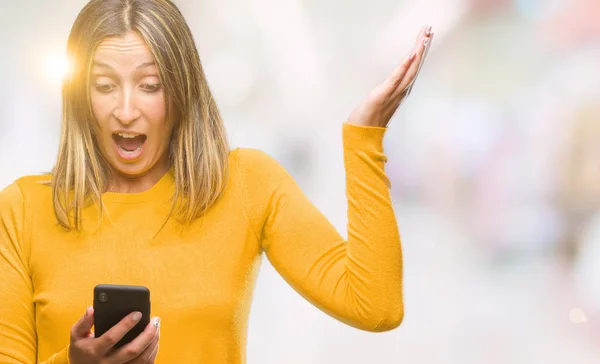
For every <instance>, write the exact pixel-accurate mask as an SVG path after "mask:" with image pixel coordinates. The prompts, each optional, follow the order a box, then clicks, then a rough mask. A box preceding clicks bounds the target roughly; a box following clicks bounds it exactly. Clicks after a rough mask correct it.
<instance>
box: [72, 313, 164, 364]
mask: <svg viewBox="0 0 600 364" xmlns="http://www.w3.org/2000/svg"><path fill="white" fill-rule="evenodd" d="M140 318H141V314H140V313H135V312H132V313H131V314H129V315H127V316H126V317H125V318H124V319H123V320H121V321H120V322H119V323H118V324H116V325H115V326H113V327H112V328H111V329H110V330H108V331H107V332H106V333H104V334H103V335H102V336H100V337H99V338H95V337H94V334H93V332H92V331H91V330H92V326H93V325H94V310H93V308H91V307H89V308H88V309H87V310H86V312H85V315H84V316H83V317H82V318H80V319H79V321H77V322H76V323H75V325H73V327H72V328H71V344H70V345H69V361H70V363H71V364H122V363H128V364H143V363H148V364H152V363H154V361H155V360H156V355H157V354H158V339H159V338H160V325H159V324H160V320H159V319H158V317H155V318H154V319H152V320H151V321H150V323H149V324H148V326H146V328H145V329H144V332H142V333H141V334H140V335H138V337H136V338H135V339H134V340H133V341H132V342H130V343H128V344H126V345H124V346H122V347H121V348H119V349H116V350H115V349H113V346H114V345H115V344H116V343H117V342H119V340H121V338H122V337H123V336H125V334H127V332H128V331H129V330H131V329H133V328H134V327H135V325H136V324H137V323H138V321H139V320H140Z"/></svg>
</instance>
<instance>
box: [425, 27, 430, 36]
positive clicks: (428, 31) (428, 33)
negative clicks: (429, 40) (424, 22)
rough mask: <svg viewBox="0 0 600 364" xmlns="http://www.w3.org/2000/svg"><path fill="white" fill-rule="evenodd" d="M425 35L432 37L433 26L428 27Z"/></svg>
mask: <svg viewBox="0 0 600 364" xmlns="http://www.w3.org/2000/svg"><path fill="white" fill-rule="evenodd" d="M425 34H427V35H431V25H430V26H428V27H427V30H426V31H425Z"/></svg>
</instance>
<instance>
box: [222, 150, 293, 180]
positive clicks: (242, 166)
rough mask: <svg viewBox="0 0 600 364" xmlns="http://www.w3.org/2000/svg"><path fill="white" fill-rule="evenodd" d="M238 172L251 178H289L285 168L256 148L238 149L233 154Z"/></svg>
mask: <svg viewBox="0 0 600 364" xmlns="http://www.w3.org/2000/svg"><path fill="white" fill-rule="evenodd" d="M231 158H232V159H233V161H234V165H235V168H236V169H237V170H238V172H240V173H242V174H243V175H245V176H248V177H250V178H254V179H256V178H258V179H262V178H265V177H270V178H273V177H289V173H288V171H287V170H286V169H285V167H284V166H283V165H282V164H281V163H280V162H279V161H277V160H276V159H275V158H274V157H272V156H271V155H269V154H268V153H266V152H264V151H262V150H259V149H254V148H236V149H234V150H233V151H232V152H231Z"/></svg>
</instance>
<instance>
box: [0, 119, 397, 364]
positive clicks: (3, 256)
mask: <svg viewBox="0 0 600 364" xmlns="http://www.w3.org/2000/svg"><path fill="white" fill-rule="evenodd" d="M384 134H385V129H383V128H369V127H359V126H355V125H350V124H347V123H346V124H344V126H343V142H344V162H345V167H346V190H347V197H348V220H349V224H348V241H344V239H343V238H342V237H341V236H340V234H339V233H338V232H337V231H336V230H335V229H334V228H333V227H332V225H331V224H330V223H329V222H328V220H327V219H326V218H325V217H324V216H323V215H322V214H321V213H320V212H319V211H318V210H317V209H316V208H315V207H314V205H312V204H311V202H309V200H308V199H307V197H306V196H305V195H304V194H303V192H302V191H301V190H300V188H299V187H298V185H297V184H296V183H295V182H294V180H293V179H292V177H291V176H290V175H289V174H288V173H287V172H286V170H285V169H284V168H283V167H282V166H281V165H280V164H278V163H277V162H276V161H275V160H274V159H272V158H271V157H269V156H268V155H266V154H265V153H263V152H260V151H257V150H254V149H235V150H233V151H232V152H231V153H230V158H229V166H230V177H229V181H228V186H227V188H226V190H225V192H224V195H223V197H222V198H221V199H220V200H219V201H218V202H217V203H216V204H215V205H214V206H213V207H212V208H211V209H210V210H209V212H208V213H207V215H206V216H204V217H203V218H201V219H199V220H197V221H195V222H194V223H193V224H192V225H191V226H188V227H187V228H185V229H182V227H181V226H180V225H178V224H177V223H176V222H174V221H173V220H172V219H170V220H169V221H168V222H167V223H166V224H163V223H164V221H165V218H166V216H167V214H168V212H169V209H170V204H169V203H168V201H169V198H170V197H171V195H172V192H173V191H174V181H173V176H172V175H171V174H169V173H167V174H166V175H165V176H164V177H163V178H162V179H161V180H160V181H159V182H158V183H157V184H156V185H155V186H153V187H152V188H151V189H150V190H148V191H145V192H142V193H134V194H120V193H111V192H109V193H105V194H104V195H103V201H104V203H105V204H106V208H107V211H108V214H105V216H104V219H103V221H102V223H101V224H100V225H98V223H97V222H98V221H97V219H96V215H95V214H96V212H95V209H94V208H93V207H90V208H88V209H87V210H86V211H85V214H84V216H86V218H87V221H86V223H85V224H84V227H85V230H84V232H83V233H76V232H66V231H65V230H63V229H62V228H61V227H60V226H59V225H57V223H56V220H55V217H54V214H53V210H52V199H51V188H50V187H48V186H46V185H44V184H42V183H40V182H41V181H44V180H48V179H49V176H38V177H24V178H21V179H19V180H17V181H16V182H15V183H13V184H12V185H10V186H8V187H7V188H6V189H4V190H3V191H2V192H0V363H28V364H29V363H35V362H36V360H37V362H39V363H47V364H50V363H55V364H58V363H68V358H67V356H68V355H67V352H68V344H69V330H70V328H71V326H72V325H73V324H74V323H75V322H76V321H77V320H78V319H79V318H80V317H81V316H82V315H83V313H84V311H85V308H86V307H87V306H89V305H91V303H92V300H93V296H92V290H93V287H94V286H95V285H96V284H99V283H114V284H134V285H144V286H147V287H148V288H149V289H150V292H151V297H152V298H151V299H152V315H153V316H160V317H161V338H160V353H159V355H158V358H157V363H168V364H171V363H182V364H183V363H203V364H213V363H214V364H216V363H219V364H224V363H230V364H241V363H244V362H245V350H246V332H247V325H248V317H249V311H250V306H251V301H252V294H253V288H254V285H255V281H256V278H257V272H258V268H259V265H260V262H261V256H262V253H263V252H265V255H266V256H267V258H268V259H269V261H270V262H271V263H272V264H273V266H274V267H275V268H276V269H277V271H278V272H279V273H280V274H281V275H282V277H284V279H285V280H286V281H287V282H288V283H289V284H290V285H291V286H292V287H293V288H294V289H295V290H296V291H297V292H298V293H299V294H301V295H302V296H303V297H304V298H306V299H307V300H309V301H310V302H311V303H312V304H314V305H315V306H316V307H318V308H319V309H321V310H322V311H324V312H325V313H327V314H329V315H331V316H332V317H334V318H336V319H338V320H340V321H342V322H345V323H346V324H348V325H351V326H354V327H356V328H359V329H362V330H368V331H386V330H390V329H393V328H395V327H397V326H398V325H399V324H400V322H401V320H402V317H403V298H402V253H401V247H400V237H399V234H398V229H397V224H396V219H395V216H394V211H393V208H392V203H391V198H390V191H389V180H388V178H387V176H386V174H385V172H384V165H385V162H386V161H387V159H386V157H385V155H384V154H383V146H382V140H383V136H384ZM323 178H326V177H325V176H323ZM163 225H164V226H163ZM283 361H285V360H283Z"/></svg>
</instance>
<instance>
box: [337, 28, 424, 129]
mask: <svg viewBox="0 0 600 364" xmlns="http://www.w3.org/2000/svg"><path fill="white" fill-rule="evenodd" d="M432 39H433V33H432V32H431V26H424V27H423V28H422V29H421V31H420V32H419V36H418V37H417V41H416V42H415V45H414V47H413V50H412V52H411V53H410V54H409V55H408V56H406V57H405V58H404V61H403V62H402V63H401V64H400V65H398V67H396V69H395V70H394V72H392V74H391V75H390V76H389V77H388V78H387V79H386V80H385V81H383V82H382V83H381V84H379V85H378V86H377V87H375V89H374V90H373V91H371V93H370V94H369V96H368V97H367V99H366V100H365V101H363V102H362V103H361V104H360V105H359V106H358V107H357V108H356V109H354V111H352V113H351V114H350V116H349V117H348V123H350V124H355V125H361V126H375V127H386V126H387V124H388V123H389V121H390V119H391V118H392V116H393V115H394V114H395V113H396V110H398V107H399V106H400V104H401V103H402V101H404V100H405V99H406V97H407V96H408V95H409V94H410V91H411V89H412V86H413V83H414V82H415V80H416V78H417V76H418V74H419V71H420V68H421V65H422V64H423V61H424V60H425V57H426V56H427V51H428V50H429V47H430V46H431V41H432Z"/></svg>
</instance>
